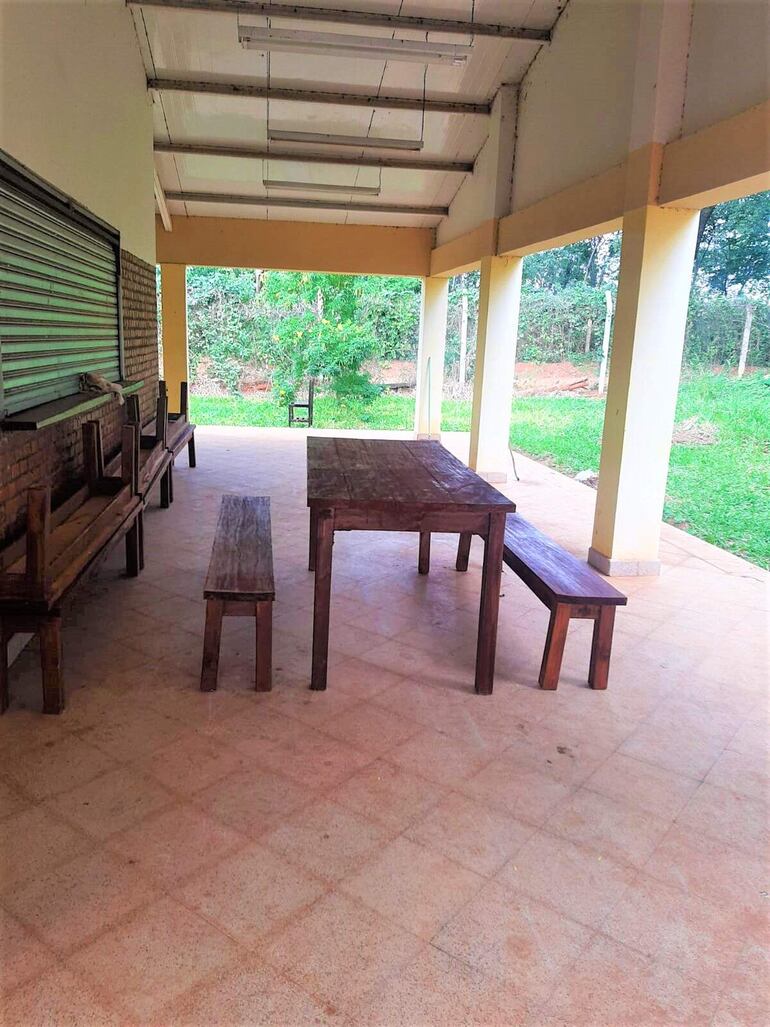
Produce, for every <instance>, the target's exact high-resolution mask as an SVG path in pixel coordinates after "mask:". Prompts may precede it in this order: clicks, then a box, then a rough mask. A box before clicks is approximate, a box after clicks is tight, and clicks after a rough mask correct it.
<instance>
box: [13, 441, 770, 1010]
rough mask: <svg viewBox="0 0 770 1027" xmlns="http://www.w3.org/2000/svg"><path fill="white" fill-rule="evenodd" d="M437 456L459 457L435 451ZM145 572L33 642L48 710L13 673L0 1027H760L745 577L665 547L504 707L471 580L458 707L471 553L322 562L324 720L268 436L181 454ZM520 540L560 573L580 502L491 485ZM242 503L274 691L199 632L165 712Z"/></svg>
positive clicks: (303, 527)
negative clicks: (458, 566)
mask: <svg viewBox="0 0 770 1027" xmlns="http://www.w3.org/2000/svg"><path fill="white" fill-rule="evenodd" d="M445 441H446V442H447V444H448V445H450V447H452V448H455V449H456V450H457V451H458V452H460V454H461V455H462V450H463V446H464V445H467V440H465V439H464V438H463V437H462V436H448V437H447V439H446V440H445ZM198 452H199V466H198V468H197V469H196V470H192V471H190V470H188V469H187V467H186V461H185V458H184V457H182V458H181V459H180V461H179V464H180V466H179V468H178V471H177V474H176V479H175V485H176V502H175V503H174V505H173V507H172V508H171V509H170V510H168V511H161V510H159V509H157V508H155V507H154V508H153V509H151V510H150V511H148V514H147V519H146V538H147V564H146V568H145V570H144V572H143V574H142V575H141V576H140V577H139V578H138V579H134V580H127V579H125V578H122V577H121V575H120V572H119V563H120V561H119V559H118V558H117V556H118V554H116V555H115V556H114V557H113V558H111V560H110V562H109V563H108V564H107V565H106V566H105V567H104V568H103V569H102V571H101V572H100V574H99V576H98V577H97V578H96V579H95V580H93V581H92V582H91V583H90V584H89V585H88V586H87V587H85V588H84V589H82V590H81V591H80V592H79V593H78V595H77V597H76V599H75V600H74V601H73V602H72V603H71V605H70V607H69V608H68V610H67V613H66V632H65V636H66V637H65V654H64V660H65V670H66V677H67V682H68V687H69V690H70V694H69V706H68V709H67V711H66V712H65V713H64V714H63V715H62V716H61V717H42V716H41V715H40V714H39V713H38V712H37V710H38V709H39V704H40V683H39V671H38V667H37V662H36V654H35V653H34V651H31V650H27V651H26V652H25V653H24V654H23V655H22V656H21V657H20V659H19V660H18V661H17V662H16V663H15V664H14V667H13V668H12V681H11V685H12V693H13V702H12V708H11V709H10V710H9V712H8V713H7V714H6V715H5V716H4V717H2V718H1V719H0V751H1V753H2V759H0V818H2V819H1V821H0V834H2V854H1V855H0V875H1V876H0V939H1V940H2V948H3V958H2V960H0V991H1V992H2V996H3V997H2V1012H1V1013H0V1022H2V1024H3V1027H14V1025H19V1027H21V1025H23V1027H34V1025H38V1024H40V1025H43V1024H46V1025H56V1027H59V1025H64V1024H66V1025H68V1027H76V1025H77V1027H80V1025H88V1027H94V1025H102V1024H124V1025H129V1024H131V1025H138V1024H151V1025H155V1027H160V1025H169V1027H171V1025H188V1027H192V1025H196V1027H198V1025H200V1027H203V1025H215V1024H216V1025H244V1027H245V1025H249V1027H254V1025H259V1024H265V1025H276V1027H278V1025H281V1027H294V1025H306V1024H322V1025H327V1024H339V1025H346V1027H351V1025H367V1027H369V1025H379V1024H382V1025H388V1027H396V1025H399V1027H402V1025H409V1027H423V1025H425V1027H427V1025H434V1024H436V1025H444V1027H446V1025H458V1027H459V1025H463V1027H470V1025H482V1024H484V1025H492V1024H494V1025H513V1024H527V1025H530V1027H539V1025H549V1024H565V1025H566V1024H569V1025H577V1024H581V1025H586V1027H588V1025H591V1027H605V1025H606V1027H610V1025H612V1027H617V1025H622V1024H628V1025H631V1024H633V1025H635V1027H648V1025H663V1024H666V1025H667V1024H692V1025H698V1027H701V1025H704V1024H715V1025H719V1027H727V1025H741V1027H746V1025H762V1027H766V1025H767V1024H768V1023H769V1022H770V1004H768V1000H767V998H768V989H767V987H766V985H767V980H768V973H767V972H768V966H767V963H768V953H769V952H770V932H769V931H768V903H769V902H770V899H769V898H768V889H769V886H768V880H767V863H768V859H767V856H768V851H769V846H768V843H769V842H770V825H769V821H768V811H767V799H768V763H767V739H768V733H767V724H768V722H767V714H768V710H767V686H768V673H767V671H768V663H767V642H768V576H767V575H766V574H764V573H763V572H762V571H760V570H759V569H758V568H756V567H754V566H752V565H750V564H748V563H746V562H744V561H741V560H739V559H737V558H735V557H732V556H729V555H727V554H725V553H723V552H721V551H720V550H717V549H715V548H714V547H712V546H709V545H707V544H706V543H703V542H700V541H699V540H697V539H694V538H692V537H690V536H688V535H686V534H684V533H682V532H679V531H677V530H675V529H673V528H668V527H665V528H664V532H663V548H662V553H663V560H664V569H663V573H662V574H661V576H660V578H655V579H651V578H645V579H632V580H627V581H620V580H618V584H619V587H621V588H625V589H626V590H627V592H628V593H629V597H630V598H629V606H628V608H627V609H626V610H623V611H620V613H619V616H618V624H617V629H616V633H615V649H614V657H613V662H612V667H611V671H610V687H609V690H608V691H607V692H606V693H594V692H592V691H591V690H589V689H588V688H586V686H585V678H586V673H587V669H588V652H589V644H590V625H589V624H587V623H577V624H575V625H574V626H573V627H572V628H571V631H570V638H569V642H568V647H567V652H566V656H565V666H564V671H563V675H562V681H561V684H560V687H559V690H558V691H557V692H555V693H544V692H541V691H539V690H538V688H537V671H538V667H539V662H540V657H541V653H542V647H543V641H544V637H545V629H546V624H547V611H546V610H545V609H544V608H542V607H541V606H540V604H539V603H538V602H537V601H536V600H535V599H534V598H533V597H532V595H531V594H530V593H529V592H528V591H527V589H526V588H525V587H524V586H523V585H522V584H521V582H519V581H518V579H517V578H515V577H514V576H513V575H512V574H510V573H509V572H506V574H505V576H504V579H503V581H504V592H505V595H504V598H503V600H502V604H501V618H500V639H499V646H498V660H497V676H496V683H495V693H494V695H493V696H491V697H480V696H476V695H475V694H473V691H472V681H473V660H474V648H475V632H476V616H477V602H478V590H479V582H480V569H479V568H480V556H481V546H480V543H479V542H478V541H476V542H475V543H474V548H473V552H472V562H471V568H470V571H469V573H468V574H467V575H458V574H457V573H456V572H455V571H454V569H453V563H454V552H455V540H454V539H451V538H442V537H439V538H436V539H435V541H434V550H433V567H432V572H431V575H430V577H429V578H427V579H425V578H419V577H418V576H417V573H416V561H417V541H416V538H414V537H413V536H403V535H394V536H384V535H371V536H364V535H358V534H357V535H341V536H338V538H337V542H336V544H335V549H334V558H335V566H334V585H333V595H334V599H333V610H332V643H331V649H332V656H331V671H330V685H329V689H328V691H327V692H326V693H310V692H309V691H308V690H307V684H308V670H309V651H310V636H311V621H312V576H311V575H309V574H308V572H307V570H306V553H307V511H306V507H305V500H304V472H305V446H304V433H303V432H301V431H294V432H291V433H289V432H288V431H266V430H263V431H260V430H253V429H205V430H203V429H200V430H199V431H198ZM519 470H520V473H521V474H522V477H523V479H524V480H523V481H522V482H521V483H514V484H513V486H512V487H511V489H510V493H511V495H512V496H513V497H514V498H515V499H516V501H517V503H518V505H519V510H520V511H521V513H523V514H524V515H525V516H527V517H530V518H531V519H533V520H534V521H535V523H537V524H538V525H539V526H540V527H541V528H543V529H544V530H546V531H548V532H549V533H551V534H552V535H553V536H554V537H556V538H557V539H558V540H559V541H561V542H562V543H563V544H565V545H567V546H568V547H570V548H573V549H574V551H575V552H578V553H580V555H584V554H585V551H586V549H587V546H588V542H589V539H590V527H591V513H592V505H593V501H594V493H593V492H592V491H591V490H590V489H588V488H586V487H585V486H582V485H579V484H577V483H575V482H573V481H570V480H568V479H566V478H564V477H561V476H560V475H557V474H555V473H554V472H552V471H549V470H548V469H546V468H544V467H542V466H540V465H538V464H535V463H534V462H532V461H529V460H526V459H525V458H521V459H520V460H519ZM227 491H233V492H244V493H251V494H267V495H270V496H271V497H272V513H273V536H274V552H275V564H276V572H277V601H276V604H275V638H274V690H273V692H272V693H270V694H266V695H257V694H255V693H254V692H253V691H251V690H250V686H251V682H252V675H253V662H252V661H253V635H252V631H253V627H252V623H251V621H248V620H241V619H236V620H230V621H229V622H226V627H225V632H224V638H223V646H222V664H221V671H220V689H219V691H218V692H217V693H216V694H212V695H203V694H201V693H200V692H199V691H197V678H198V673H199V662H200V653H201V641H202V615H203V603H202V599H201V591H202V584H203V578H204V576H205V572H206V567H207V563H208V558H209V551H210V544H211V538H212V533H213V530H214V525H215V522H216V517H217V512H218V506H219V500H220V497H221V495H222V493H223V492H227Z"/></svg>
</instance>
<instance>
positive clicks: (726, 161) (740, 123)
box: [659, 100, 770, 210]
mask: <svg viewBox="0 0 770 1027" xmlns="http://www.w3.org/2000/svg"><path fill="white" fill-rule="evenodd" d="M764 189H770V100H767V101H766V102H765V103H762V104H759V106H757V107H751V108H749V110H747V111H743V112H742V113H741V114H736V115H735V117H732V118H726V119H725V120H724V121H718V122H717V123H716V124H715V125H710V126H709V127H708V128H704V129H702V130H701V131H700V132H695V133H693V134H692V135H689V136H684V138H682V139H677V140H675V141H674V142H672V143H669V144H668V145H667V146H666V152H665V159H664V161H663V174H662V176H661V183H660V201H659V202H660V203H661V204H662V205H663V206H672V207H690V208H693V209H696V210H697V209H699V208H702V207H710V206H711V205H712V204H714V203H723V202H725V201H726V200H735V199H738V198H739V197H741V196H749V195H750V194H751V193H755V192H761V191H762V190H764Z"/></svg>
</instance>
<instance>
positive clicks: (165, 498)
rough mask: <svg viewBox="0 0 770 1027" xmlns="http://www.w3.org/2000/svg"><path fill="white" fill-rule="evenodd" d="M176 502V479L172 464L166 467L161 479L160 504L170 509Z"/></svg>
mask: <svg viewBox="0 0 770 1027" xmlns="http://www.w3.org/2000/svg"><path fill="white" fill-rule="evenodd" d="M173 502H174V481H173V478H172V476H171V464H169V465H168V467H167V468H166V471H165V473H164V474H163V475H162V476H161V479H160V505H161V506H162V507H163V509H164V510H168V508H169V507H170V506H171V504H172V503H173Z"/></svg>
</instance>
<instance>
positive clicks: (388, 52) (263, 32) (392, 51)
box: [238, 25, 473, 68]
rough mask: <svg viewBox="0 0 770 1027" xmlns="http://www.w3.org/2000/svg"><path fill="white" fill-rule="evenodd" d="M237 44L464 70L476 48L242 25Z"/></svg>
mask: <svg viewBox="0 0 770 1027" xmlns="http://www.w3.org/2000/svg"><path fill="white" fill-rule="evenodd" d="M238 41H239V42H240V44H241V46H242V47H243V48H244V49H245V50H264V51H268V52H269V51H277V52H278V53H309V54H321V55H324V54H328V55H329V56H331V57H364V58H369V59H370V60H378V61H411V62H413V63H415V64H449V65H451V66H452V67H456V68H457V67H462V66H463V65H464V64H465V62H466V61H467V60H468V57H469V55H470V54H471V53H472V52H473V47H472V46H468V45H465V44H458V43H427V42H422V41H421V40H415V39H390V38H388V37H386V36H381V37H377V36H349V35H345V34H344V33H342V32H301V31H295V30H293V29H268V28H261V27H260V26H257V25H239V26H238Z"/></svg>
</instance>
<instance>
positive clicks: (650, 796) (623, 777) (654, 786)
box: [585, 752, 700, 819]
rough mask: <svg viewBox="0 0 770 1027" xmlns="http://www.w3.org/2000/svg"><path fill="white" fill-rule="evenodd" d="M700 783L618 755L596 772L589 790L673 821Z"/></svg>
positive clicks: (586, 783) (613, 756) (610, 758)
mask: <svg viewBox="0 0 770 1027" xmlns="http://www.w3.org/2000/svg"><path fill="white" fill-rule="evenodd" d="M699 783H700V782H698V781H697V780H696V779H695V778H691V777H684V776H683V775H682V774H675V773H674V772H673V771H671V770H664V769H663V768H662V767H656V766H654V765H653V764H651V763H645V762H643V761H642V760H637V759H634V757H633V756H625V755H623V753H620V752H616V753H613V754H612V756H610V757H609V759H608V760H607V761H606V762H605V763H603V764H602V765H601V766H600V767H599V768H598V770H596V771H594V773H593V774H592V775H591V776H590V777H589V778H588V780H587V781H586V782H585V787H586V788H587V789H588V791H591V792H599V793H600V794H601V795H606V796H608V797H609V798H610V799H617V800H618V801H619V802H626V803H629V804H630V805H632V806H637V807H638V808H639V809H641V810H644V811H645V812H647V813H652V814H654V815H655V816H659V817H662V818H663V819H671V818H673V817H675V816H676V815H677V813H679V812H680V811H681V810H682V808H683V807H684V806H685V805H686V803H687V801H688V799H690V798H691V797H692V796H693V795H694V794H695V792H696V790H697V788H698V787H699Z"/></svg>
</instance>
